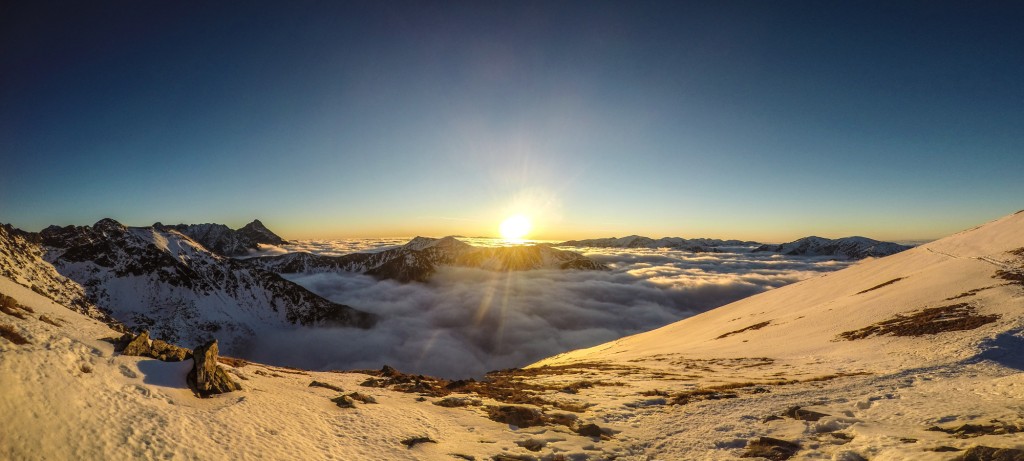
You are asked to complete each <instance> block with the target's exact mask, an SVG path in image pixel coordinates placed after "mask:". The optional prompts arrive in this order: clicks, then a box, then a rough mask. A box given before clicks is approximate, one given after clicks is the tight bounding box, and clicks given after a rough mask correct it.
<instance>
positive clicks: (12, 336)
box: [0, 323, 29, 346]
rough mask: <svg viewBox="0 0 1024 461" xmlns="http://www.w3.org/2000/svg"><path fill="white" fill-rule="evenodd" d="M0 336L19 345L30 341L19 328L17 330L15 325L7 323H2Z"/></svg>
mask: <svg viewBox="0 0 1024 461" xmlns="http://www.w3.org/2000/svg"><path fill="white" fill-rule="evenodd" d="M0 337H3V338H4V339H6V340H8V341H10V342H12V343H14V344H17V345H19V346H20V345H23V344H28V343H29V340H28V339H26V338H25V337H24V336H22V335H21V333H18V330H15V329H14V327H13V326H11V325H7V324H5V323H0Z"/></svg>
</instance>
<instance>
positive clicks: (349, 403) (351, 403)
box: [331, 395, 356, 408]
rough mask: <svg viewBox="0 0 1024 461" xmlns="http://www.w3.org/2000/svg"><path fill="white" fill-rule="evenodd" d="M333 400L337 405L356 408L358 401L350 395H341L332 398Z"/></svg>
mask: <svg viewBox="0 0 1024 461" xmlns="http://www.w3.org/2000/svg"><path fill="white" fill-rule="evenodd" d="M331 401H332V402H334V404H335V405H337V406H338V407H340V408H355V407H356V401H355V400H352V397H349V396H347V395H339V396H337V397H335V398H333V399H331Z"/></svg>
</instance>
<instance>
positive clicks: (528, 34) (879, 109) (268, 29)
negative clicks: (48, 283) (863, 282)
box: [0, 1, 1024, 241]
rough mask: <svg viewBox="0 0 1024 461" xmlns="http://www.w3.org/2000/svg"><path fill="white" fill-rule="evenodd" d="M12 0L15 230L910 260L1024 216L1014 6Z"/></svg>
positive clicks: (1020, 63)
mask: <svg viewBox="0 0 1024 461" xmlns="http://www.w3.org/2000/svg"><path fill="white" fill-rule="evenodd" d="M14 3H16V2H5V3H4V4H3V5H2V6H0V156H2V163H0V165H2V169H0V177H2V181H0V222H10V223H12V224H13V225H15V226H17V227H21V228H24V229H26V230H39V229H41V228H42V227H45V226H46V225H48V224H59V225H65V224H91V223H93V222H95V221H96V220H98V219H100V218H102V217H113V218H115V219H118V220H119V221H122V222H124V223H126V224H129V225H149V224H152V223H153V222H155V221H162V222H164V223H178V222H185V223H197V222H221V223H225V224H228V225H231V226H233V227H235V226H240V225H242V224H244V223H246V222H248V221H250V220H251V219H252V218H256V217H258V218H260V219H261V220H262V221H263V222H264V223H266V224H267V225H268V226H269V227H270V228H271V229H274V230H275V231H278V233H280V234H282V235H283V236H284V237H286V238H312V237H321V238H333V237H343V236H348V237H383V236H413V235H433V236H441V235H447V234H462V235H495V234H496V233H497V230H498V225H499V223H500V222H501V221H502V219H504V218H505V217H506V216H508V215H510V214H513V213H523V214H526V215H532V216H533V217H534V227H535V232H534V234H533V235H532V237H534V238H551V239H563V238H586V237H604V236H612V235H616V236H622V235H626V234H632V233H636V234H643V235H650V236H652V237H660V236H669V235H671V236H683V237H720V238H744V239H754V240H761V241H785V240H791V239H794V238H797V237H802V236H805V235H809V234H817V235H822V236H826V237H840V236H847V235H866V236H869V237H875V238H882V239H890V240H901V239H928V238H935V237H940V236H943V235H947V234H950V233H952V232H955V231H957V230H960V229H963V228H966V227H970V226H973V225H975V224H979V223H981V222H983V221H987V220H990V219H994V218H996V217H999V216H1002V215H1005V214H1008V213H1011V212H1014V211H1017V210H1019V209H1021V208H1024V54H1022V53H1024V32H1022V31H1024V29H1022V28H1021V24H1024V5H1022V4H1021V3H1019V2H971V3H967V2H959V3H945V2H931V1H922V2H841V3H840V2H764V1H750V2H745V1H729V2H701V3H693V4H690V3H688V2H578V3H577V2H557V1H540V2H528V1H515V2H465V3H463V2H438V3H434V2H409V3H403V2H333V1H332V2H327V1H325V2H169V1H146V2H137V1H133V2H92V1H82V2H56V3H51V2H21V3H23V4H22V5H14ZM213 3H216V4H213Z"/></svg>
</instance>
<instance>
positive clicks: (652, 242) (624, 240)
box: [555, 235, 760, 253]
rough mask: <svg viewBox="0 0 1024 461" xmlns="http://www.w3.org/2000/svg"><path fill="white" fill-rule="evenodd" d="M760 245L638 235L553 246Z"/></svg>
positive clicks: (703, 249)
mask: <svg viewBox="0 0 1024 461" xmlns="http://www.w3.org/2000/svg"><path fill="white" fill-rule="evenodd" d="M754 245H760V243H758V242H750V241H743V240H720V239H710V238H695V239H684V238H682V237H662V238H660V239H652V238H650V237H643V236H639V235H629V236H626V237H608V238H598V239H587V240H569V241H565V242H562V243H559V244H556V245H555V246H560V247H590V248H674V249H679V250H684V251H691V252H694V253H709V252H718V251H720V250H719V248H718V247H741V246H754Z"/></svg>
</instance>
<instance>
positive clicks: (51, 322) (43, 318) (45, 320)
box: [39, 314, 60, 327]
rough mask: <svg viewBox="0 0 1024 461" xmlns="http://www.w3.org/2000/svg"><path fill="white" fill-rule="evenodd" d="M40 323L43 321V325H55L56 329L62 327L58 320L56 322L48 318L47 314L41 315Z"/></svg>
mask: <svg viewBox="0 0 1024 461" xmlns="http://www.w3.org/2000/svg"><path fill="white" fill-rule="evenodd" d="M39 321H41V322H43V323H49V324H50V325H53V326H55V327H59V326H60V324H59V323H57V320H55V319H54V318H52V317H48V316H47V315H46V314H43V315H40V316H39Z"/></svg>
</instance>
